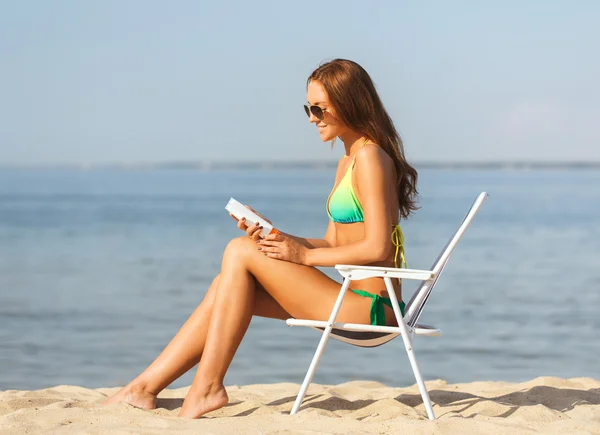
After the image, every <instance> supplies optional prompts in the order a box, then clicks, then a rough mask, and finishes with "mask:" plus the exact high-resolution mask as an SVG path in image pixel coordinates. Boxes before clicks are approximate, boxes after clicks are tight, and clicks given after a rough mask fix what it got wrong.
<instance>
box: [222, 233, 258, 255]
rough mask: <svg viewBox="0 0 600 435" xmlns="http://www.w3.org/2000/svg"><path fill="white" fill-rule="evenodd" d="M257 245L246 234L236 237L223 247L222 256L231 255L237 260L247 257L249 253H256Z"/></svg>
mask: <svg viewBox="0 0 600 435" xmlns="http://www.w3.org/2000/svg"><path fill="white" fill-rule="evenodd" d="M256 252H258V251H257V245H256V242H254V241H253V240H252V239H250V238H249V237H247V236H242V237H236V238H235V239H232V240H231V241H230V242H229V243H228V244H227V247H226V248H225V253H224V257H226V258H227V257H232V258H234V259H236V260H237V261H240V260H242V259H245V258H249V257H250V255H252V254H256Z"/></svg>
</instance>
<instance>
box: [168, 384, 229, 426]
mask: <svg viewBox="0 0 600 435" xmlns="http://www.w3.org/2000/svg"><path fill="white" fill-rule="evenodd" d="M227 403H229V396H228V395H227V391H226V390H225V387H224V386H223V385H221V386H219V387H217V388H215V389H211V390H210V391H209V392H207V393H194V392H193V391H192V390H190V392H189V393H188V395H187V396H186V398H185V400H184V401H183V406H182V407H181V411H180V412H179V416H180V417H185V418H198V417H201V416H203V415H204V414H207V413H209V412H210V411H214V410H216V409H219V408H222V407H224V406H225V405H227Z"/></svg>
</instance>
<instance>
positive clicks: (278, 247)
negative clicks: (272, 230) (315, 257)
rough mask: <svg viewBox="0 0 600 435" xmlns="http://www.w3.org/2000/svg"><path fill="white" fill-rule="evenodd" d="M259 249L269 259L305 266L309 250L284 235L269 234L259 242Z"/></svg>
mask: <svg viewBox="0 0 600 435" xmlns="http://www.w3.org/2000/svg"><path fill="white" fill-rule="evenodd" d="M258 249H259V251H261V252H262V253H264V254H265V255H266V256H267V257H270V258H275V259H277V260H283V261H289V262H291V263H297V264H305V260H306V251H308V248H307V247H306V246H304V245H302V244H300V243H298V242H296V241H295V240H293V239H291V238H289V237H286V236H284V235H283V234H269V235H268V236H266V237H265V238H264V239H260V240H259V241H258Z"/></svg>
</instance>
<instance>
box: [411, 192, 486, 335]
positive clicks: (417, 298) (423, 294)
mask: <svg viewBox="0 0 600 435" xmlns="http://www.w3.org/2000/svg"><path fill="white" fill-rule="evenodd" d="M487 197H488V194H487V192H481V193H480V194H479V196H478V197H477V198H476V199H475V202H474V203H473V205H472V206H471V208H470V209H469V212H468V213H467V215H466V216H465V218H464V219H463V221H462V223H461V224H460V227H458V230H457V231H456V233H455V234H454V236H453V237H452V238H451V239H450V240H449V241H448V243H447V244H446V246H445V247H444V249H443V250H442V253H441V254H440V256H439V257H438V258H437V259H436V260H435V262H434V263H433V266H432V269H431V270H432V271H433V272H434V274H435V275H434V278H432V279H428V280H426V281H423V283H422V284H421V286H420V287H419V288H418V289H417V290H416V291H415V293H414V294H413V296H412V298H411V299H410V300H409V301H408V303H407V304H406V311H405V317H404V318H405V320H406V323H407V324H408V325H409V326H411V327H414V326H415V325H416V324H417V322H418V321H419V317H421V313H422V312H423V308H424V307H425V304H426V303H427V300H428V299H429V295H431V292H432V291H433V288H434V287H435V284H436V283H437V281H438V279H439V278H440V275H441V274H442V271H443V270H444V267H446V263H447V262H448V259H449V258H450V255H451V254H452V251H454V248H455V247H456V245H457V244H458V241H459V240H460V238H461V237H462V235H463V234H464V232H465V231H466V229H467V228H468V226H469V225H470V223H471V221H472V220H473V218H474V217H475V215H476V214H477V212H478V211H479V209H480V208H481V205H482V204H483V202H484V201H485V200H486V198H487Z"/></svg>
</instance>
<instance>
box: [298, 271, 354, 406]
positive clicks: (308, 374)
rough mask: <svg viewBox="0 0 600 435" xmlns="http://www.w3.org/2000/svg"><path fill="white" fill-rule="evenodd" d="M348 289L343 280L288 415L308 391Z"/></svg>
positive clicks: (347, 280)
mask: <svg viewBox="0 0 600 435" xmlns="http://www.w3.org/2000/svg"><path fill="white" fill-rule="evenodd" d="M348 287H350V280H349V279H344V283H343V284H342V289H341V290H340V294H339V295H338V298H337V300H336V301H335V305H334V306H333V310H332V311H331V315H330V316H329V322H328V323H329V324H328V325H327V327H326V328H325V330H324V331H323V335H322V336H321V341H319V346H317V350H316V352H315V356H314V357H313V359H312V361H311V363H310V367H309V368H308V372H306V376H305V377H304V382H303V383H302V386H301V387H300V392H299V393H298V397H296V401H295V402H294V406H293V408H292V411H291V412H290V414H295V413H296V412H298V409H299V408H300V405H301V404H302V400H303V399H304V396H305V394H306V390H308V386H309V385H310V383H311V382H312V378H313V376H314V374H315V371H316V370H317V366H318V365H319V361H321V356H322V355H323V352H324V351H325V346H326V345H327V341H328V340H329V334H331V330H332V329H333V322H335V318H336V317H337V315H338V312H339V311H340V308H341V307H342V302H343V301H344V296H345V295H346V291H347V290H348Z"/></svg>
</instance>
